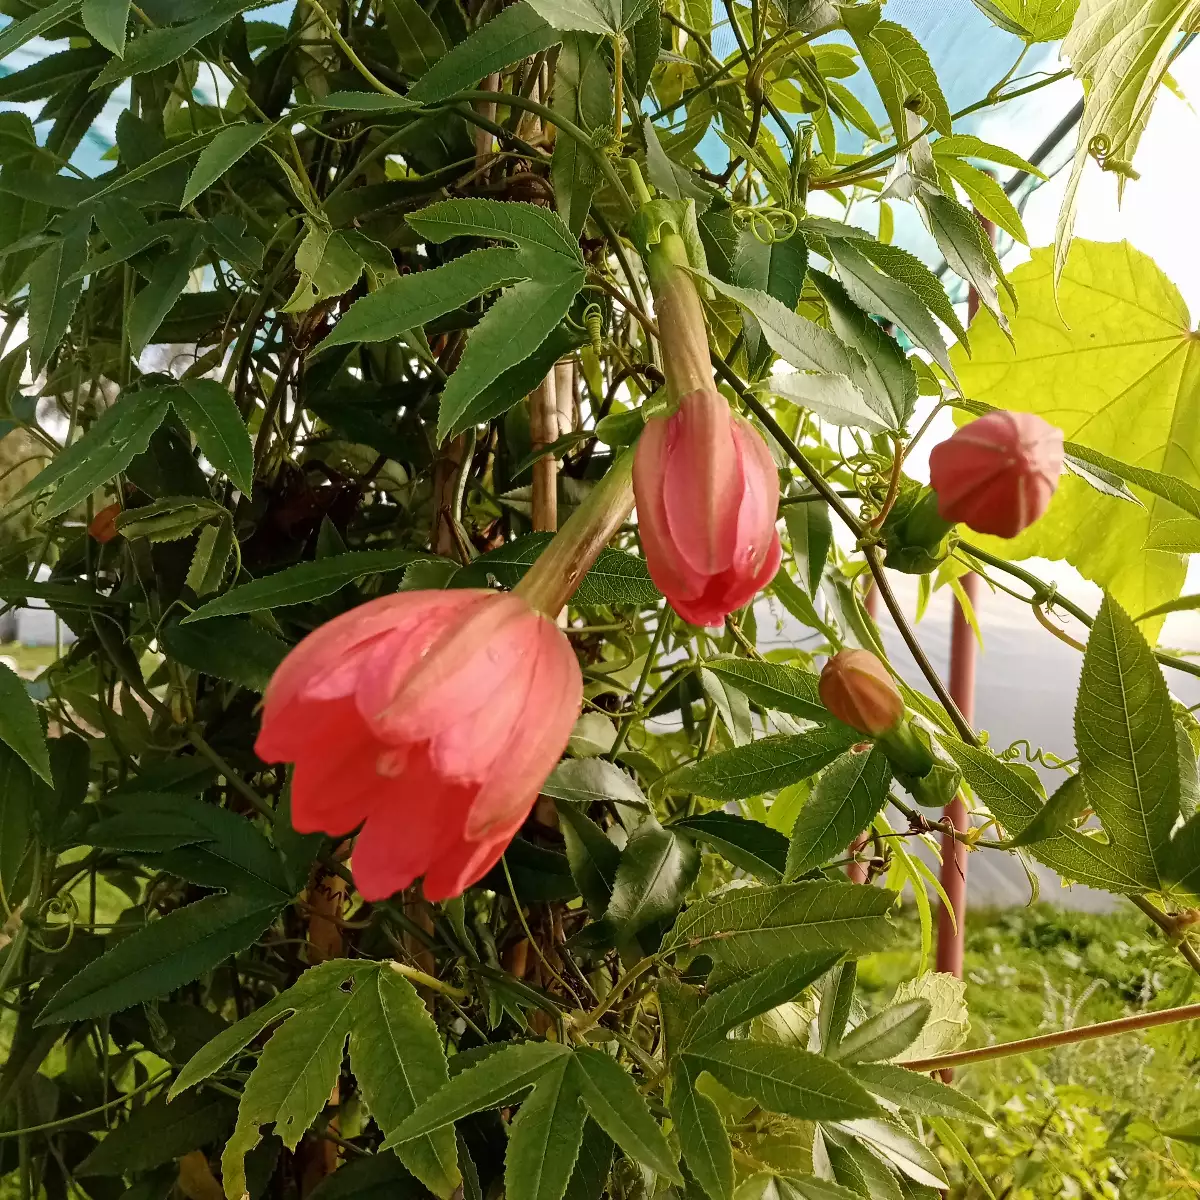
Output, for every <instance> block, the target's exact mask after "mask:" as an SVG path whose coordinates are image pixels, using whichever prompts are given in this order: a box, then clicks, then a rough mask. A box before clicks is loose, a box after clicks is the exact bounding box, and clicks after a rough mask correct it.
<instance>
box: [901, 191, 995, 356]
mask: <svg viewBox="0 0 1200 1200" xmlns="http://www.w3.org/2000/svg"><path fill="white" fill-rule="evenodd" d="M921 203H922V206H923V207H924V209H925V213H926V216H927V218H928V222H929V232H930V233H932V234H933V238H934V241H936V242H937V244H938V249H939V250H941V252H942V255H943V256H944V257H945V259H946V262H947V263H948V264H949V265H950V269H951V270H952V271H953V272H954V273H955V274H956V275H957V276H958V277H959V278H960V279H964V280H965V281H966V282H967V283H969V284H970V285H971V286H972V287H973V288H974V289H975V291H976V293H977V294H978V295H979V302H980V303H981V304H982V305H983V306H984V308H986V309H987V310H988V312H990V313H991V314H992V316H993V317H995V318H996V324H997V325H999V326H1000V328H1001V329H1002V330H1003V331H1004V333H1005V334H1006V335H1009V336H1011V331H1010V329H1009V324H1008V317H1007V315H1006V314H1005V312H1004V310H1003V309H1002V308H1001V307H1000V295H999V292H998V291H997V290H996V288H997V281H999V282H1000V283H1003V284H1004V286H1005V288H1006V289H1009V296H1010V298H1014V297H1015V292H1013V291H1012V290H1011V285H1010V284H1009V283H1008V281H1007V280H1006V279H1005V277H1004V272H1003V271H1002V270H1001V269H1000V262H999V260H998V259H997V258H996V251H995V250H994V249H993V248H992V243H991V242H990V241H988V239H987V236H986V234H985V233H984V232H983V226H982V225H980V223H979V219H978V217H976V216H975V214H974V213H973V212H971V211H970V209H967V208H964V207H963V206H962V205H961V204H959V202H958V201H957V200H952V199H950V197H949V196H925V197H923V198H922V201H921Z"/></svg>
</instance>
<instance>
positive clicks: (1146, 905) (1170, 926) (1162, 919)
mask: <svg viewBox="0 0 1200 1200" xmlns="http://www.w3.org/2000/svg"><path fill="white" fill-rule="evenodd" d="M1129 899H1130V901H1131V902H1132V903H1133V905H1134V907H1135V908H1139V909H1141V911H1142V912H1144V913H1145V914H1146V916H1148V917H1149V918H1150V920H1152V921H1153V922H1154V923H1155V925H1157V926H1158V927H1159V929H1161V930H1162V931H1163V933H1165V934H1166V935H1167V937H1169V938H1171V939H1172V940H1174V941H1175V942H1176V945H1177V948H1178V950H1179V953H1180V954H1182V955H1183V957H1184V958H1185V959H1186V960H1187V963H1188V966H1190V967H1191V968H1192V970H1193V971H1195V972H1196V974H1197V975H1200V954H1197V953H1196V950H1195V947H1193V946H1192V944H1191V943H1190V942H1189V941H1188V940H1187V938H1186V937H1184V936H1183V935H1182V934H1181V933H1180V930H1179V922H1178V921H1177V920H1176V919H1175V918H1174V917H1172V916H1171V915H1170V914H1169V913H1165V912H1163V911H1162V909H1161V908H1158V907H1157V906H1156V905H1154V904H1152V903H1151V902H1150V901H1149V900H1147V899H1146V897H1145V896H1130V897H1129Z"/></svg>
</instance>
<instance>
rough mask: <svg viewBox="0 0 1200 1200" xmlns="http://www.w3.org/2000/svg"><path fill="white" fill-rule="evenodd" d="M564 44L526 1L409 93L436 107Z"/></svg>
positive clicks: (493, 21) (452, 51)
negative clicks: (524, 60) (543, 51)
mask: <svg viewBox="0 0 1200 1200" xmlns="http://www.w3.org/2000/svg"><path fill="white" fill-rule="evenodd" d="M560 41H562V34H561V33H559V32H558V31H557V30H555V29H554V28H553V27H552V26H550V25H549V24H548V23H547V22H546V21H545V20H543V18H542V17H541V16H539V15H538V14H537V13H536V12H535V11H534V10H533V9H532V8H531V7H530V6H529V5H528V4H527V3H525V2H524V0H521V2H520V3H517V4H513V5H510V6H509V7H508V8H504V9H501V10H500V12H498V13H497V14H496V15H495V16H494V17H493V18H492V19H491V20H490V21H488V22H487V23H486V24H484V25H481V26H480V27H479V28H478V29H476V30H475V31H474V32H473V33H472V34H471V35H470V36H469V37H468V38H467V39H466V40H465V41H462V42H459V43H458V45H457V46H453V47H451V48H450V50H448V51H447V52H446V54H445V55H443V56H442V58H440V59H439V60H438V61H437V62H436V63H435V64H434V65H433V66H432V67H430V69H429V70H428V71H426V72H425V74H424V75H422V76H421V78H420V79H418V80H417V81H416V83H414V84H413V85H412V87H411V88H410V89H409V91H408V95H409V97H410V98H411V99H413V100H417V101H420V103H422V104H436V103H437V102H438V101H440V100H445V99H446V98H447V97H448V96H452V95H454V93H455V92H461V91H469V90H472V89H474V88H475V87H476V86H477V85H478V83H479V81H480V80H481V79H483V78H485V77H486V76H488V75H490V74H492V72H493V71H500V70H503V68H505V67H507V66H511V65H512V64H513V63H515V62H520V61H521V60H522V59H523V58H529V57H531V56H533V55H535V54H538V53H540V52H541V51H542V50H548V49H549V48H550V47H551V46H553V45H556V44H557V43H558V42H560Z"/></svg>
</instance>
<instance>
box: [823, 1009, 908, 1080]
mask: <svg viewBox="0 0 1200 1200" xmlns="http://www.w3.org/2000/svg"><path fill="white" fill-rule="evenodd" d="M931 1009H932V1006H931V1005H930V1003H929V1001H928V1000H926V999H924V998H922V997H917V998H916V999H913V1000H905V1001H902V1002H901V1003H900V1004H892V1005H889V1006H888V1007H887V1008H885V1009H883V1010H882V1011H881V1012H877V1013H875V1015H874V1016H871V1017H868V1018H867V1019H866V1020H865V1021H863V1022H862V1024H861V1025H856V1026H855V1027H854V1028H853V1029H852V1030H850V1032H849V1033H847V1034H846V1035H845V1036H844V1037H842V1038H841V1039H840V1040H839V1041H838V1042H837V1044H836V1045H834V1046H831V1047H830V1049H829V1050H828V1052H827V1053H828V1055H829V1057H830V1058H831V1059H833V1061H834V1062H840V1063H846V1064H847V1065H848V1066H849V1065H852V1064H857V1063H870V1062H879V1061H881V1060H883V1059H889V1058H895V1057H896V1056H897V1055H899V1054H903V1053H904V1051H905V1050H907V1049H908V1048H909V1046H911V1045H912V1044H913V1042H915V1041H916V1040H917V1038H918V1036H919V1035H920V1033H921V1030H922V1029H924V1028H925V1022H926V1021H928V1020H929V1014H930V1012H931Z"/></svg>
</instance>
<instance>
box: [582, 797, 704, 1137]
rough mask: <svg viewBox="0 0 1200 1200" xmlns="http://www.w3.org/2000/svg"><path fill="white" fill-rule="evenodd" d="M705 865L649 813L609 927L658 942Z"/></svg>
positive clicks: (627, 852)
mask: <svg viewBox="0 0 1200 1200" xmlns="http://www.w3.org/2000/svg"><path fill="white" fill-rule="evenodd" d="M699 870H700V855H699V853H698V851H697V850H696V847H695V845H694V844H693V843H692V842H691V841H690V840H689V839H688V838H685V837H683V836H681V835H680V834H678V833H675V832H673V831H672V830H671V829H664V828H663V827H662V826H661V825H660V824H659V823H658V821H657V820H656V819H655V818H654V817H653V816H652V815H650V814H647V815H646V816H645V817H643V818H642V821H641V823H640V824H639V825H638V826H637V828H636V829H634V831H633V832H632V833H631V834H630V835H629V841H628V842H627V843H626V846H625V849H624V850H622V851H621V860H620V862H619V863H618V865H617V874H616V877H615V879H614V880H613V893H612V899H611V900H610V901H609V904H608V908H607V909H605V912H604V924H605V927H606V929H607V930H608V931H609V932H610V934H611V936H612V937H613V939H614V940H615V941H616V943H617V945H618V946H623V945H629V944H631V943H632V942H633V941H634V939H635V938H637V937H638V936H639V934H642V933H643V931H648V933H649V941H651V942H654V943H656V942H657V940H658V939H657V937H656V936H655V933H656V931H661V927H662V926H663V925H664V923H666V922H669V921H670V920H671V919H672V918H673V917H674V916H675V914H676V913H677V912H678V911H679V909H680V906H681V905H682V904H683V900H684V897H685V896H686V895H687V893H688V890H689V889H690V888H691V886H692V884H693V883H694V882H695V881H696V875H697V874H698V872H699ZM646 949H647V952H649V950H652V949H653V945H650V946H647V947H646ZM618 1144H620V1143H619V1140H618Z"/></svg>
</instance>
